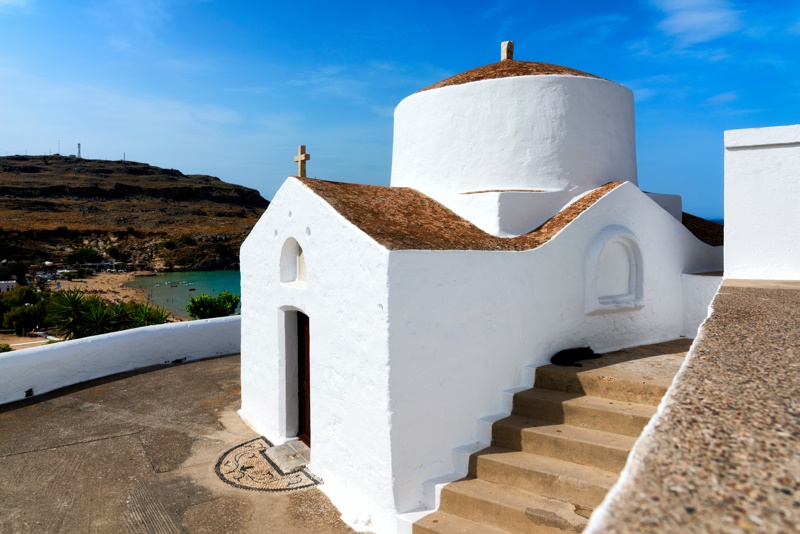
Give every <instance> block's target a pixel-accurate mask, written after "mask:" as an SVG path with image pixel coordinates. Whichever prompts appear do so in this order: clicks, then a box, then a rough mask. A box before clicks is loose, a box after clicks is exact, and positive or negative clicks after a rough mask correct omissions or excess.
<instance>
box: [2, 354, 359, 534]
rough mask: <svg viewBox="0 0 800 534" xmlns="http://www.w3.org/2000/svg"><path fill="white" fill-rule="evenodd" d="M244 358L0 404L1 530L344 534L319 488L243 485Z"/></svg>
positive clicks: (248, 432) (248, 434) (251, 434)
mask: <svg viewBox="0 0 800 534" xmlns="http://www.w3.org/2000/svg"><path fill="white" fill-rule="evenodd" d="M239 394H240V390H239V357H238V356H229V357H224V358H218V359H213V360H205V361H200V362H193V363H188V364H184V365H178V366H174V367H167V368H161V369H156V370H150V371H148V372H138V373H135V372H134V373H126V374H123V375H118V376H114V377H108V378H105V379H99V380H94V381H92V382H88V383H86V384H81V385H77V386H72V387H69V388H65V389H63V390H60V391H58V392H54V393H51V394H46V395H42V396H41V397H37V398H35V399H30V400H28V401H20V402H17V403H13V404H9V405H5V406H0V533H37V534H38V533H45V532H46V533H56V532H81V533H84V532H92V533H115V534H117V533H138V532H148V533H151V532H152V533H159V534H162V533H163V534H169V533H216V532H220V533H222V532H224V533H249V532H276V533H284V532H285V533H307V532H320V533H322V532H324V533H328V532H330V533H346V532H352V530H351V529H350V528H349V527H348V526H347V525H345V524H344V523H343V522H342V521H341V520H340V518H339V512H338V510H337V509H336V508H335V507H334V506H333V505H332V504H331V503H330V501H329V500H328V498H327V497H326V496H325V495H324V494H323V493H322V492H321V491H320V490H319V489H317V488H309V489H303V490H298V491H292V492H273V493H268V492H259V491H248V490H243V489H237V488H235V487H232V486H229V485H227V484H225V483H224V482H222V481H221V480H220V479H219V478H218V477H217V475H216V473H215V472H214V466H215V465H216V462H217V460H218V459H219V457H220V456H221V455H222V454H223V453H225V451H227V450H229V449H231V448H232V447H234V446H236V445H238V444H240V443H243V442H245V441H248V440H250V439H253V438H255V437H256V434H255V433H254V432H253V431H252V430H250V429H249V428H248V427H247V426H246V425H245V424H244V423H243V422H242V421H241V419H240V418H239V416H238V415H237V414H236V410H237V409H238V408H239V405H240V396H239Z"/></svg>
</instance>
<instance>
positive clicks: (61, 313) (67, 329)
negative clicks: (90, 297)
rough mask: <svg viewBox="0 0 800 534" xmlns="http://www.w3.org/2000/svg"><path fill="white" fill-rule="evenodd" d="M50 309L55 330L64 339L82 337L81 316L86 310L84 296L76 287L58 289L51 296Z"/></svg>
mask: <svg viewBox="0 0 800 534" xmlns="http://www.w3.org/2000/svg"><path fill="white" fill-rule="evenodd" d="M51 306H52V308H51V309H52V311H53V315H54V317H55V321H54V322H55V325H56V330H57V331H58V333H59V334H61V335H62V336H64V339H75V338H79V337H83V336H84V335H85V334H84V333H83V316H84V313H85V311H86V308H87V306H86V298H85V297H84V294H83V291H81V290H80V289H78V288H75V289H70V290H68V291H59V292H58V293H56V294H55V295H54V296H53V300H52V304H51Z"/></svg>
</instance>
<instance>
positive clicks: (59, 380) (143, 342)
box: [0, 316, 242, 404]
mask: <svg viewBox="0 0 800 534" xmlns="http://www.w3.org/2000/svg"><path fill="white" fill-rule="evenodd" d="M241 324H242V323H241V317H240V316H233V317H221V318H219V319H201V320H198V321H184V322H180V323H168V324H161V325H154V326H145V327H142V328H134V329H132V330H124V331H122V332H113V333H111V334H104V335H101V336H92V337H86V338H82V339H75V340H72V341H62V342H61V343H55V344H52V345H43V346H41V347H35V348H32V349H25V350H21V351H14V352H6V353H3V354H0V404H3V403H6V402H11V401H15V400H19V399H23V398H25V392H26V391H27V390H29V389H30V390H33V394H34V395H39V394H41V393H46V392H48V391H53V390H55V389H58V388H62V387H65V386H69V385H72V384H78V383H80V382H86V381H87V380H93V379H95V378H100V377H103V376H109V375H113V374H116V373H122V372H125V371H131V370H133V369H140V368H142V367H149V366H151V365H159V364H165V363H172V362H174V361H175V360H199V359H202V358H211V357H214V356H224V355H227V354H236V353H238V352H239V350H240V345H241Z"/></svg>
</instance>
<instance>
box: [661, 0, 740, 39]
mask: <svg viewBox="0 0 800 534" xmlns="http://www.w3.org/2000/svg"><path fill="white" fill-rule="evenodd" d="M654 3H655V5H656V7H658V8H659V9H661V10H662V11H664V12H665V13H666V15H667V16H666V18H665V19H664V20H662V21H661V22H659V23H658V28H659V29H660V30H661V31H662V32H664V33H665V34H666V35H669V36H671V37H674V38H675V39H676V40H677V42H678V44H679V45H681V46H690V45H693V44H696V43H703V42H706V41H711V40H714V39H717V38H719V37H722V36H723V35H728V34H730V33H734V32H736V31H737V30H739V29H741V28H742V26H743V23H742V12H741V11H738V10H736V9H734V8H733V7H732V6H731V4H730V3H728V2H727V1H726V0H654Z"/></svg>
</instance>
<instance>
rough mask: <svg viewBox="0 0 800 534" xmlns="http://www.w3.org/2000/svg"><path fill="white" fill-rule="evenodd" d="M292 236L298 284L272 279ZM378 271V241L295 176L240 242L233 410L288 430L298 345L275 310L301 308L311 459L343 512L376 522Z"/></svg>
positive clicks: (382, 400)
mask: <svg viewBox="0 0 800 534" xmlns="http://www.w3.org/2000/svg"><path fill="white" fill-rule="evenodd" d="M290 238H293V239H296V240H297V242H298V244H299V245H300V247H302V249H303V255H304V260H305V266H306V284H305V285H304V286H303V285H298V284H284V283H282V282H281V281H280V253H281V250H282V249H283V244H284V243H285V242H286V240H287V239H290ZM387 271H388V252H387V251H386V249H384V248H382V247H380V246H379V245H378V244H377V243H375V242H374V241H373V240H372V239H370V238H369V237H368V236H367V235H366V234H364V233H363V232H361V231H360V230H359V229H358V228H356V227H355V226H353V225H352V224H351V223H350V222H348V221H347V220H345V219H344V218H342V217H341V216H340V215H339V214H338V213H336V212H335V211H334V210H333V209H332V208H331V207H330V206H329V205H328V204H326V203H325V202H324V201H322V199H320V198H319V197H318V196H316V195H315V194H314V193H313V192H311V190H309V189H308V188H306V187H305V186H303V185H302V184H301V183H300V182H299V181H297V180H296V179H294V178H289V179H288V180H287V181H286V182H285V183H284V185H283V186H282V187H281V189H280V190H279V191H278V194H277V195H276V196H275V198H274V199H273V201H272V203H271V204H270V206H269V209H268V210H267V211H266V213H265V214H264V215H263V216H262V217H261V219H260V220H259V222H258V223H257V224H256V226H255V227H254V229H253V231H252V232H251V233H250V235H249V236H248V238H247V240H246V241H245V242H244V244H243V245H242V249H241V272H242V410H241V414H242V416H243V417H244V418H245V419H246V420H247V421H248V422H249V423H250V425H251V426H252V427H253V428H254V429H255V430H256V431H258V432H259V433H261V434H263V435H264V436H266V437H268V438H269V439H270V440H272V441H275V442H282V441H285V440H287V439H291V438H293V437H294V436H296V433H297V426H296V418H297V408H296V406H297V405H296V402H297V401H296V398H297V397H296V395H297V389H296V388H297V386H296V378H294V377H296V372H297V371H296V360H295V358H296V349H294V351H295V352H293V350H292V347H291V346H290V347H289V349H288V350H287V339H286V334H285V330H286V329H285V326H284V317H285V314H286V312H291V311H292V310H300V311H302V312H303V313H305V314H306V315H308V316H309V325H310V338H311V345H310V379H311V466H310V468H311V470H312V471H313V472H314V473H315V474H317V475H319V476H320V477H322V479H323V480H324V481H325V483H324V485H322V486H321V487H320V488H321V489H322V490H323V491H324V492H326V493H327V494H328V495H329V496H330V497H331V500H332V501H333V503H334V504H335V505H336V506H337V507H338V508H339V510H340V511H341V512H342V516H343V518H344V519H345V520H346V521H347V522H348V523H350V524H351V525H354V526H357V527H366V526H368V524H371V526H370V527H369V528H372V529H378V530H379V531H386V530H387V529H388V530H392V528H393V524H394V523H393V522H394V503H393V498H392V493H391V488H392V478H391V477H392V471H391V452H392V451H391V447H390V444H389V428H388V424H387V421H388V418H389V417H388V412H389V376H388V374H389V369H388V360H389V355H388V340H387V336H388V325H387V321H388V318H387V313H388V302H387V301H388V290H387ZM291 335H292V334H291V332H290V333H289V337H290V338H291ZM288 341H289V344H290V345H291V342H292V340H291V339H289V340H288ZM287 375H288V378H289V380H288V381H287ZM387 525H388V526H387Z"/></svg>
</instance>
